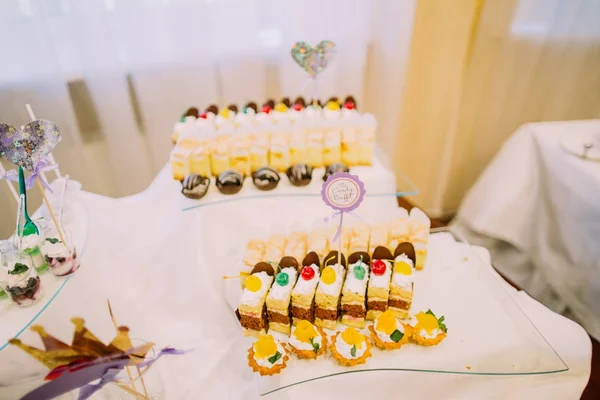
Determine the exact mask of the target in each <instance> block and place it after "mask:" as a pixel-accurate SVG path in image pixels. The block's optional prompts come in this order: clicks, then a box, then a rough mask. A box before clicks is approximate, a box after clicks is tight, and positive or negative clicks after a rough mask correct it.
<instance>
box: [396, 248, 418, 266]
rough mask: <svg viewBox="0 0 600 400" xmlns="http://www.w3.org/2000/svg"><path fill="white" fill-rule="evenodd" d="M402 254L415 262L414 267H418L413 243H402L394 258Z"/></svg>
mask: <svg viewBox="0 0 600 400" xmlns="http://www.w3.org/2000/svg"><path fill="white" fill-rule="evenodd" d="M401 254H404V255H406V257H408V258H410V259H411V261H412V262H413V265H416V263H417V253H416V252H415V246H413V245H412V243H410V242H402V243H400V244H399V245H398V247H396V250H395V251H394V258H396V257H398V256H399V255H401Z"/></svg>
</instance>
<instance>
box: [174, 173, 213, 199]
mask: <svg viewBox="0 0 600 400" xmlns="http://www.w3.org/2000/svg"><path fill="white" fill-rule="evenodd" d="M182 185H183V188H182V189H181V193H183V195H184V196H185V197H188V198H190V199H194V200H198V199H201V198H203V197H204V196H205V195H206V192H208V187H209V186H210V179H209V178H207V177H205V176H202V175H198V174H190V175H188V176H187V177H186V178H185V179H184V180H183V183H182Z"/></svg>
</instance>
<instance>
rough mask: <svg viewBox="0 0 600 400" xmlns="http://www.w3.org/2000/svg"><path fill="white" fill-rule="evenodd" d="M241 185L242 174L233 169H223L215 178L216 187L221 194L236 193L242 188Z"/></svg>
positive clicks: (242, 181) (242, 180)
mask: <svg viewBox="0 0 600 400" xmlns="http://www.w3.org/2000/svg"><path fill="white" fill-rule="evenodd" d="M243 185H244V175H242V174H240V173H239V172H237V171H235V170H233V169H228V170H227V171H223V172H222V173H221V175H219V177H218V178H217V188H218V189H219V192H221V193H223V194H236V193H237V192H239V191H240V190H242V186H243Z"/></svg>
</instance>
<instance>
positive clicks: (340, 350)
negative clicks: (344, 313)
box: [330, 328, 372, 367]
mask: <svg viewBox="0 0 600 400" xmlns="http://www.w3.org/2000/svg"><path fill="white" fill-rule="evenodd" d="M371 347H372V345H371V342H369V340H368V339H367V337H366V336H365V335H363V334H361V333H360V332H358V331H357V330H356V329H354V328H346V330H345V331H343V332H338V333H336V334H335V335H333V336H332V337H331V346H330V349H331V353H332V354H333V358H335V359H336V360H337V362H338V363H339V364H340V365H343V366H346V367H352V366H354V365H359V364H364V363H365V362H366V361H367V359H368V358H369V357H371V355H372V354H371Z"/></svg>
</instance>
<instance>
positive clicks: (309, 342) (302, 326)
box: [288, 320, 327, 358]
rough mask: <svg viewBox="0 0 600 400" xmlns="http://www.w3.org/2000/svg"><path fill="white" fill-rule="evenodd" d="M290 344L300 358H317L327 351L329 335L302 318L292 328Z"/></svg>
mask: <svg viewBox="0 0 600 400" xmlns="http://www.w3.org/2000/svg"><path fill="white" fill-rule="evenodd" d="M288 344H289V345H290V346H291V348H292V351H293V352H294V353H296V355H297V356H298V357H300V358H317V357H318V356H319V355H321V354H323V353H324V352H325V348H326V347H327V337H326V336H325V335H324V333H323V331H322V330H321V329H319V328H317V327H315V326H314V325H313V324H311V323H310V322H308V321H306V320H302V321H298V324H296V326H294V327H293V328H292V332H291V334H290V337H289V339H288Z"/></svg>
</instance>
